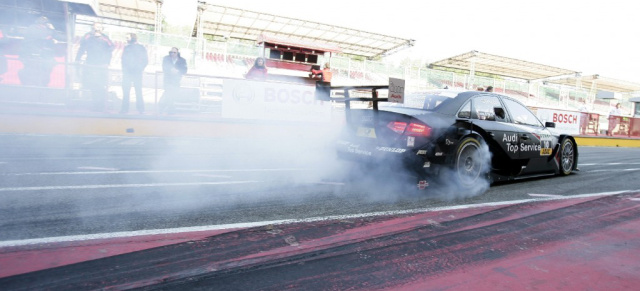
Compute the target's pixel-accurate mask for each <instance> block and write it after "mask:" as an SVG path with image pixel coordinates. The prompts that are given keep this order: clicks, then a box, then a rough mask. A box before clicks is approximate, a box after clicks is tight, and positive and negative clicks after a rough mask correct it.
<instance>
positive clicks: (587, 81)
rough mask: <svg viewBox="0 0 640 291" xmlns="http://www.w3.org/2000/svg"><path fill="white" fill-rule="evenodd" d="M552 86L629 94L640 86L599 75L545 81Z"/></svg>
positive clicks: (638, 89)
mask: <svg viewBox="0 0 640 291" xmlns="http://www.w3.org/2000/svg"><path fill="white" fill-rule="evenodd" d="M547 82H548V83H552V84H559V85H567V86H580V87H582V88H585V89H593V90H603V91H610V92H618V93H631V92H636V91H640V84H639V83H633V82H628V81H623V80H616V79H612V78H606V77H601V76H600V75H588V76H580V75H578V76H574V77H567V78H560V79H554V80H549V81H547Z"/></svg>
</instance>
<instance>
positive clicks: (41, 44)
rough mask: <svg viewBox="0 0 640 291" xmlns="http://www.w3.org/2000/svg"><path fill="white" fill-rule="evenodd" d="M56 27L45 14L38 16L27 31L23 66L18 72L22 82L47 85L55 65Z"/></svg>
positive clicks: (21, 56) (32, 84)
mask: <svg viewBox="0 0 640 291" xmlns="http://www.w3.org/2000/svg"><path fill="white" fill-rule="evenodd" d="M54 33H55V28H54V27H53V24H51V22H50V21H49V19H48V18H47V17H45V16H40V17H38V18H37V19H36V20H35V22H34V23H33V24H31V25H30V26H29V27H28V28H27V30H26V33H25V36H24V42H23V45H22V49H21V50H20V61H21V62H22V65H23V68H22V69H21V70H20V72H19V73H18V77H19V78H20V83H22V85H26V86H40V87H46V86H47V85H49V81H50V80H51V71H52V70H53V67H54V65H55V52H54V51H55V44H56V43H57V41H56V40H55V39H54V38H53V36H54Z"/></svg>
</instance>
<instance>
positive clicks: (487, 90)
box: [484, 86, 493, 92]
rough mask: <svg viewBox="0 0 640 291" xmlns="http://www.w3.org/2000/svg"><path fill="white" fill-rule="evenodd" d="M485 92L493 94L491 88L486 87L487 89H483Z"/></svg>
mask: <svg viewBox="0 0 640 291" xmlns="http://www.w3.org/2000/svg"><path fill="white" fill-rule="evenodd" d="M484 91H485V92H493V86H488V87H487V89H484Z"/></svg>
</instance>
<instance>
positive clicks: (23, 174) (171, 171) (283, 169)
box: [0, 168, 310, 176]
mask: <svg viewBox="0 0 640 291" xmlns="http://www.w3.org/2000/svg"><path fill="white" fill-rule="evenodd" d="M309 170H310V169H302V168H282V169H238V170H144V171H143V170H140V171H90V172H87V171H82V172H43V173H10V174H0V176H2V175H4V176H9V175H10V176H33V175H43V176H44V175H95V174H146V173H234V172H286V171H309Z"/></svg>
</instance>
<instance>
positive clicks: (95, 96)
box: [76, 23, 114, 111]
mask: <svg viewBox="0 0 640 291" xmlns="http://www.w3.org/2000/svg"><path fill="white" fill-rule="evenodd" d="M113 47H114V45H113V42H112V41H111V39H109V37H108V36H107V35H106V34H104V33H103V31H102V24H100V23H94V24H93V27H92V28H91V31H90V32H87V33H86V34H85V35H84V36H83V37H82V39H80V47H79V48H78V54H77V55H76V62H77V63H81V62H82V58H83V57H84V56H85V54H86V58H85V59H84V66H83V69H82V87H83V89H88V90H90V91H91V99H92V100H93V110H95V111H104V108H105V101H106V100H107V86H108V85H109V64H110V63H111V52H112V51H113Z"/></svg>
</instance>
